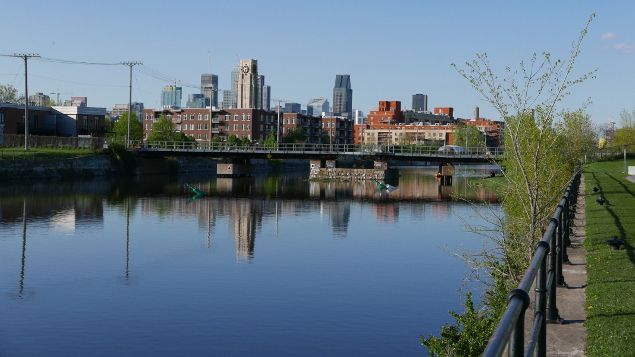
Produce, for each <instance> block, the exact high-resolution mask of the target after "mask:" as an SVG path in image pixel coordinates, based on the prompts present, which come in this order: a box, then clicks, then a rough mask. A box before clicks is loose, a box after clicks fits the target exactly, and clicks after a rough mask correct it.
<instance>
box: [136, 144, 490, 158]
mask: <svg viewBox="0 0 635 357" xmlns="http://www.w3.org/2000/svg"><path fill="white" fill-rule="evenodd" d="M132 148H133V150H135V151H137V152H139V153H140V154H142V155H144V156H174V155H192V156H208V157H213V158H222V159H308V160H325V159H326V160H332V159H336V158H338V157H339V158H343V157H349V158H360V159H368V160H376V161H387V160H402V161H446V162H466V163H469V162H474V163H478V162H492V161H498V160H499V159H501V158H502V156H503V149H502V148H485V147H476V148H465V149H464V150H461V152H454V151H452V150H448V151H439V149H438V148H436V147H430V146H421V145H349V144H307V143H303V144H273V145H269V146H267V145H237V144H229V143H226V142H223V143H214V142H212V143H210V142H152V143H148V142H135V143H134V144H133V145H132Z"/></svg>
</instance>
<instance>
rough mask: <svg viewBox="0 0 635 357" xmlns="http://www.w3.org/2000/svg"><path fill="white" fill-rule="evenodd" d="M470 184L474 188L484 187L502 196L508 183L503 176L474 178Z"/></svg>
mask: <svg viewBox="0 0 635 357" xmlns="http://www.w3.org/2000/svg"><path fill="white" fill-rule="evenodd" d="M472 184H474V186H477V187H484V188H486V189H488V190H492V191H494V192H496V193H500V194H502V193H503V192H504V191H505V187H507V185H508V182H507V179H505V177H504V176H500V175H499V176H496V177H483V178H475V179H472Z"/></svg>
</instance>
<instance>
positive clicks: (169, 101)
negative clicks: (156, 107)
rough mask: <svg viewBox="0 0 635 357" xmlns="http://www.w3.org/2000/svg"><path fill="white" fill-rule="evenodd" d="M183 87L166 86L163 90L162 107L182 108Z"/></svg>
mask: <svg viewBox="0 0 635 357" xmlns="http://www.w3.org/2000/svg"><path fill="white" fill-rule="evenodd" d="M182 94H183V88H181V87H177V86H173V85H170V86H165V87H163V91H162V92H161V108H163V109H170V108H180V107H181V97H182Z"/></svg>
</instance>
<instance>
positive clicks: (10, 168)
mask: <svg viewBox="0 0 635 357" xmlns="http://www.w3.org/2000/svg"><path fill="white" fill-rule="evenodd" d="M115 173H116V169H115V167H114V166H113V165H112V162H111V159H110V157H109V156H107V155H98V156H89V157H80V158H69V159H59V160H51V159H46V160H37V159H35V160H0V181H1V180H22V179H43V180H46V179H49V178H60V177H94V176H108V175H112V174H115Z"/></svg>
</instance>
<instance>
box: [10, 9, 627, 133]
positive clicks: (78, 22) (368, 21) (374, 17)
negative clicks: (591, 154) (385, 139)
mask: <svg viewBox="0 0 635 357" xmlns="http://www.w3.org/2000/svg"><path fill="white" fill-rule="evenodd" d="M634 12H635V2H633V1H627V0H622V1H591V0H577V1H574V0H571V1H564V0H563V1H542V0H536V1H524V2H517V1H493V0H492V1H473V0H465V1H458V0H457V1H421V0H420V1H416V0H393V1H374V0H369V1H352V0H325V1H319V2H318V1H311V2H308V1H299V0H296V1H287V0H277V1H257V0H243V1H225V0H223V1H220V0H212V1H194V0H179V1H174V0H172V1H162V0H154V1H149V0H148V1H134V0H128V1H119V0H111V1H99V2H93V1H85V0H83V1H70V0H69V1H65V0H59V1H34V0H20V1H17V0H3V2H2V10H1V12H0V23H1V24H2V28H3V29H4V34H3V36H1V37H0V54H12V53H24V52H33V53H38V54H40V55H41V56H43V57H47V58H56V59H67V60H74V61H89V62H106V63H118V62H122V61H140V62H143V65H142V66H139V67H135V70H134V74H133V101H140V102H143V103H144V105H145V107H146V108H157V107H159V106H160V97H161V88H162V87H163V86H164V85H166V84H169V82H166V81H164V80H166V79H167V80H176V81H178V82H177V84H182V85H184V88H183V89H184V96H183V103H182V104H183V105H185V101H186V99H187V94H189V93H198V92H199V90H198V89H196V88H190V87H188V85H194V86H199V85H200V75H201V73H210V72H211V73H215V74H218V75H219V87H220V89H221V90H223V89H229V87H230V72H231V70H232V67H234V66H236V65H238V62H239V61H240V60H241V59H247V58H253V59H257V60H258V70H259V73H260V74H264V75H265V81H266V84H268V85H270V86H271V87H272V88H271V92H272V93H271V94H272V98H280V99H284V100H288V101H292V102H298V103H301V104H303V106H304V105H306V103H307V102H308V101H309V100H310V99H311V98H315V97H326V98H328V99H329V101H330V102H331V104H332V99H331V98H332V93H333V85H334V81H335V75H336V74H350V75H351V83H352V88H353V108H354V109H360V110H362V111H364V113H367V112H368V111H370V110H373V109H375V108H376V107H377V102H378V101H379V100H400V101H401V102H402V107H404V108H410V107H411V96H412V94H415V93H424V94H427V95H428V106H429V109H432V108H433V107H437V106H452V107H454V110H455V116H459V117H464V118H469V117H472V115H473V112H474V107H475V106H479V107H480V113H481V116H482V117H487V118H492V119H500V118H499V115H498V114H497V112H496V111H495V110H494V108H493V107H492V106H490V105H489V104H488V103H487V102H486V101H484V100H483V98H482V97H481V96H480V95H479V94H478V93H477V92H476V91H475V90H474V89H473V88H472V87H471V85H470V84H469V83H468V82H467V81H466V80H465V79H464V78H463V77H461V76H460V75H459V74H458V73H457V71H456V70H455V69H454V68H453V67H452V66H451V64H452V63H457V64H463V63H465V62H466V61H469V60H471V59H473V58H474V56H475V55H476V54H477V53H487V55H488V57H489V58H490V60H491V62H492V66H493V67H494V69H495V71H497V72H499V73H501V72H502V71H503V70H504V68H505V67H506V66H510V67H514V66H517V64H518V63H519V62H520V61H522V60H527V59H528V58H530V57H531V55H532V54H533V53H542V52H550V53H552V54H553V56H555V57H557V58H563V59H566V58H568V55H569V52H570V48H571V44H572V42H573V41H574V40H576V39H577V37H578V35H579V32H580V30H581V29H582V28H583V26H584V24H585V22H586V20H587V19H588V17H589V15H591V14H592V13H595V14H596V17H595V19H594V21H593V22H592V24H591V26H590V29H589V34H588V36H587V38H586V39H585V41H584V43H583V45H582V53H581V54H580V56H579V59H578V62H577V63H576V70H575V73H576V74H583V73H585V72H588V71H592V70H595V69H597V75H596V78H595V79H590V80H588V81H586V82H584V83H582V84H580V85H577V86H575V87H573V88H572V90H571V94H570V95H569V96H568V97H567V98H566V100H565V101H563V102H562V103H561V108H562V109H577V108H579V107H581V106H583V105H585V103H586V102H587V100H588V99H590V101H591V102H590V104H588V105H587V106H586V110H587V112H588V113H589V114H590V115H591V117H592V119H593V121H595V122H596V123H598V124H602V123H608V122H611V121H615V122H618V123H619V113H620V111H622V110H623V109H628V110H632V109H634V108H635V100H634V99H635V96H634V94H635V93H634V92H635V86H634V83H635V70H634V69H635V67H634V64H635V26H633V24H632V14H633V13H634ZM28 73H29V93H30V94H31V93H34V92H43V93H45V94H49V93H53V92H59V93H61V95H60V97H61V99H68V98H70V97H71V96H86V97H88V105H90V106H97V107H106V108H111V107H112V106H113V105H114V104H117V103H127V102H128V68H127V67H125V66H95V65H69V64H60V63H51V62H46V61H41V60H32V61H30V62H29V69H28ZM148 74H151V75H148ZM157 74H160V75H159V77H162V78H164V80H159V79H157V78H154V77H157ZM23 75H24V65H23V62H22V61H21V60H20V59H16V58H10V57H0V84H5V85H6V84H11V85H13V86H15V87H16V88H18V89H19V90H20V91H23V88H24V80H23ZM51 97H52V98H55V97H56V96H55V95H51ZM221 99H222V97H221ZM272 105H273V103H272Z"/></svg>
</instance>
